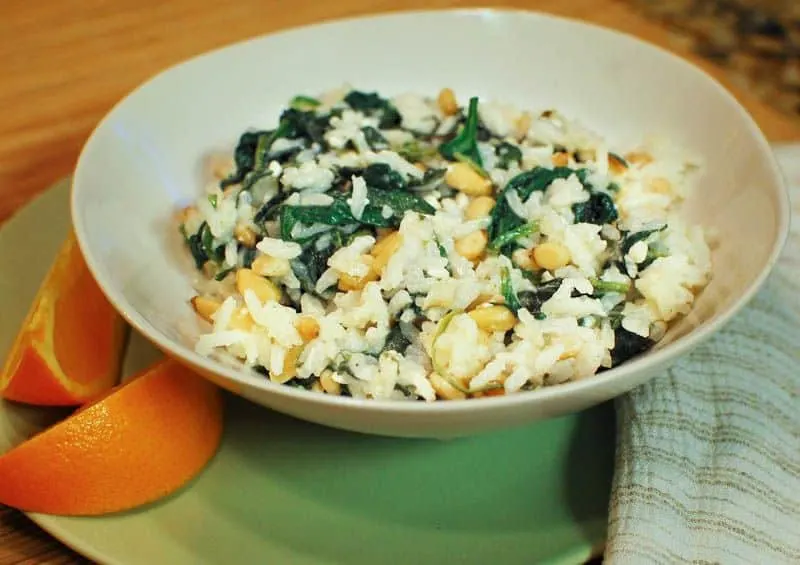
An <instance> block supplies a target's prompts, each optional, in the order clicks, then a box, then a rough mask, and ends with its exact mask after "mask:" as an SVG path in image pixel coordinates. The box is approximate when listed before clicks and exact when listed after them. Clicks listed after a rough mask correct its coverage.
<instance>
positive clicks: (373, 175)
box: [361, 163, 408, 190]
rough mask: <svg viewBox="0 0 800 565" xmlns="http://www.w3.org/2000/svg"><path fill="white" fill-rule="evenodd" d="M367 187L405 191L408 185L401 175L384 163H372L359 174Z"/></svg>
mask: <svg viewBox="0 0 800 565" xmlns="http://www.w3.org/2000/svg"><path fill="white" fill-rule="evenodd" d="M361 176H362V177H363V178H364V181H365V182H366V183H367V186H368V187H370V188H377V189H379V190H405V189H406V188H408V183H407V182H406V180H405V179H404V178H403V175H401V174H400V173H398V172H397V171H395V170H394V169H392V168H391V167H390V166H389V165H387V164H386V163H372V164H371V165H369V166H368V167H367V168H366V169H364V171H363V172H362V173H361Z"/></svg>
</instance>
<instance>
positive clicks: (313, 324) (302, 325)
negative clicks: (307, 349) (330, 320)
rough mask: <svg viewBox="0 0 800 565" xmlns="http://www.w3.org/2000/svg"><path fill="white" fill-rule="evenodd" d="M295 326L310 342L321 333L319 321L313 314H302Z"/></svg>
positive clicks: (306, 340)
mask: <svg viewBox="0 0 800 565" xmlns="http://www.w3.org/2000/svg"><path fill="white" fill-rule="evenodd" d="M294 326H295V328H297V332H298V333H299V334H300V337H301V338H302V339H303V341H304V342H309V341H311V340H312V339H314V338H316V337H317V336H318V335H319V322H317V321H316V320H315V319H314V318H312V317H311V316H300V317H299V318H297V321H296V322H295V323H294Z"/></svg>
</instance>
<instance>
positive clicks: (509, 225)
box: [489, 167, 576, 241]
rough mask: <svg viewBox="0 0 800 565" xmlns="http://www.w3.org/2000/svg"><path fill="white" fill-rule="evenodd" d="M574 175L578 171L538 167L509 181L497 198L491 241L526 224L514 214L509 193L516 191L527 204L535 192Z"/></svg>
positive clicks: (566, 168) (565, 168)
mask: <svg viewBox="0 0 800 565" xmlns="http://www.w3.org/2000/svg"><path fill="white" fill-rule="evenodd" d="M573 174H576V171H575V170H573V169H571V168H569V167H555V168H553V169H545V168H544V167H536V168H534V169H531V170H530V171H525V172H524V173H520V174H518V175H516V176H515V177H514V178H512V179H511V180H510V181H508V184H507V185H506V186H505V188H504V189H503V190H502V191H501V192H500V195H499V196H498V197H497V205H496V206H495V207H494V209H493V210H492V213H491V224H489V240H490V241H495V240H497V238H499V237H500V236H501V235H503V234H504V233H506V232H509V231H511V230H514V229H516V228H518V227H519V226H520V225H522V224H523V223H524V220H523V219H522V218H520V217H519V216H517V215H516V214H515V213H514V211H513V210H512V209H511V206H510V205H509V203H508V200H507V199H506V195H507V194H508V193H509V192H511V191H516V192H517V194H518V195H519V198H520V200H521V201H523V202H525V201H526V200H527V199H528V198H529V197H530V195H531V194H533V192H535V191H544V190H546V189H547V187H548V186H550V184H551V183H552V182H553V181H554V180H556V179H565V178H569V177H570V176H571V175H573Z"/></svg>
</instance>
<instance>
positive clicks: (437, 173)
mask: <svg viewBox="0 0 800 565" xmlns="http://www.w3.org/2000/svg"><path fill="white" fill-rule="evenodd" d="M445 174H447V169H427V170H426V171H425V173H424V174H423V175H422V178H421V179H418V180H411V181H410V182H409V183H408V188H409V189H411V190H413V191H414V192H428V191H431V190H434V189H435V188H438V187H439V186H440V185H441V184H442V182H443V181H444V175H445Z"/></svg>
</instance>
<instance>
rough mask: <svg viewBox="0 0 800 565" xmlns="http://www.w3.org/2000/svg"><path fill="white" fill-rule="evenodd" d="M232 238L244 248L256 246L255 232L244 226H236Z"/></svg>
mask: <svg viewBox="0 0 800 565" xmlns="http://www.w3.org/2000/svg"><path fill="white" fill-rule="evenodd" d="M233 236H234V237H235V238H236V241H238V242H239V243H241V244H242V245H244V246H245V247H255V246H256V232H254V231H253V230H252V229H250V228H249V227H247V226H245V225H244V224H236V227H235V228H233Z"/></svg>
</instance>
